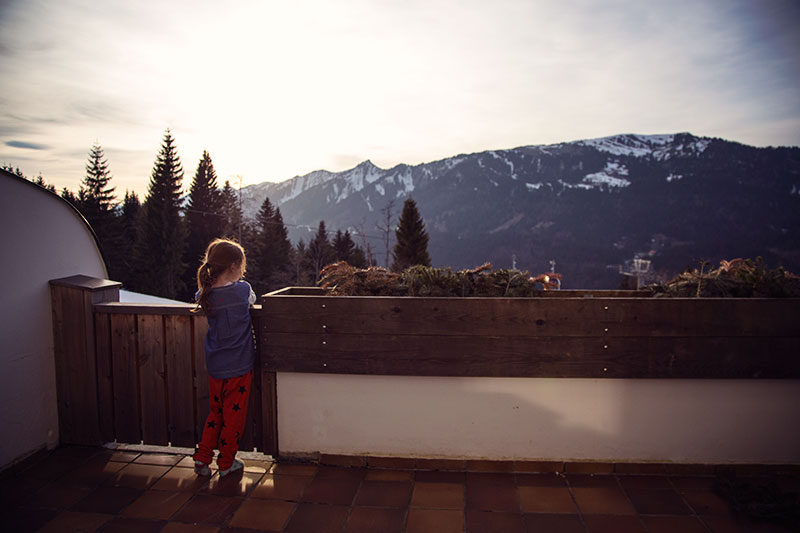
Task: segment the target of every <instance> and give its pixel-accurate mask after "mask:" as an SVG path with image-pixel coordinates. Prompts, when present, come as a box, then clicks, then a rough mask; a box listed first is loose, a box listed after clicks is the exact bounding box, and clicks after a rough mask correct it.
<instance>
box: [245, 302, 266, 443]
mask: <svg viewBox="0 0 800 533" xmlns="http://www.w3.org/2000/svg"><path fill="white" fill-rule="evenodd" d="M258 312H260V310H259V311H258ZM258 312H255V311H251V315H252V317H253V335H254V341H255V349H256V359H255V362H254V364H253V386H252V387H251V391H250V407H249V409H248V412H249V413H250V417H251V419H252V422H251V423H252V428H253V444H252V447H253V448H254V449H256V450H258V451H260V452H263V451H264V427H263V424H264V417H263V412H262V407H263V405H262V400H261V395H262V394H263V388H264V387H263V383H262V379H261V374H262V372H261V354H260V353H259V350H258V346H259V343H260V342H261V340H260V331H261V328H260V325H261V324H260V323H259V321H260V314H258Z"/></svg>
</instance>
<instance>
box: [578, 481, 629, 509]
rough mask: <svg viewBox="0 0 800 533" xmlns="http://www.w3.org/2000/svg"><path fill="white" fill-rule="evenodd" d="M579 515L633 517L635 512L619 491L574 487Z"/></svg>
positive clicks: (604, 488)
mask: <svg viewBox="0 0 800 533" xmlns="http://www.w3.org/2000/svg"><path fill="white" fill-rule="evenodd" d="M572 494H573V495H574V496H575V501H576V503H577V504H578V508H579V509H580V510H581V513H583V514H584V515H586V514H613V515H634V514H636V510H635V509H634V508H633V505H631V502H630V501H628V498H627V497H626V496H625V494H624V493H623V492H622V490H621V489H613V488H606V487H575V488H573V489H572Z"/></svg>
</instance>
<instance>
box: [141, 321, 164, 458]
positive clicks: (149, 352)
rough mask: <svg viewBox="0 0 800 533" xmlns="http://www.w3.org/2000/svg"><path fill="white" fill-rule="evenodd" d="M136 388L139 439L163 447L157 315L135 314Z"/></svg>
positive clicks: (161, 328) (160, 341)
mask: <svg viewBox="0 0 800 533" xmlns="http://www.w3.org/2000/svg"><path fill="white" fill-rule="evenodd" d="M136 319H137V322H138V326H137V327H138V333H137V337H138V341H139V386H140V389H141V405H142V439H143V440H144V443H145V444H155V445H161V446H166V445H167V444H168V442H169V431H168V428H167V411H168V407H167V398H166V379H165V373H164V325H163V322H164V321H163V317H162V316H160V315H138V316H137V317H136Z"/></svg>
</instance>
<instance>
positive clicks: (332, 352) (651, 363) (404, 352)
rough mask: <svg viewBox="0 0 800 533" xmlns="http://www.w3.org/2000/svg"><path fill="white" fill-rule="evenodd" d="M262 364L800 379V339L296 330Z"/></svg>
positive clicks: (268, 367) (383, 370)
mask: <svg viewBox="0 0 800 533" xmlns="http://www.w3.org/2000/svg"><path fill="white" fill-rule="evenodd" d="M261 349H262V357H263V366H262V369H263V370H265V371H268V372H318V373H339V374H385V375H418V376H491V377H619V378H790V379H796V378H800V357H798V356H797V354H800V338H798V337H776V338H770V339H764V338H754V337H739V338H732V337H606V338H601V337H541V338H535V339H534V338H530V337H499V336H484V337H472V336H423V335H403V336H397V335H324V334H323V335H293V334H278V333H272V334H269V335H268V336H267V337H265V341H264V342H262V348H261Z"/></svg>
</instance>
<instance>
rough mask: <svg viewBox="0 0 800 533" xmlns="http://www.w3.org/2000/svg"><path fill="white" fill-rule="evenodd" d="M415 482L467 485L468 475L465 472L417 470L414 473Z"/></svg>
mask: <svg viewBox="0 0 800 533" xmlns="http://www.w3.org/2000/svg"><path fill="white" fill-rule="evenodd" d="M414 480H415V481H422V482H424V483H466V482H467V475H466V473H464V472H442V471H438V470H433V471H428V470H417V471H416V472H414Z"/></svg>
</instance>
